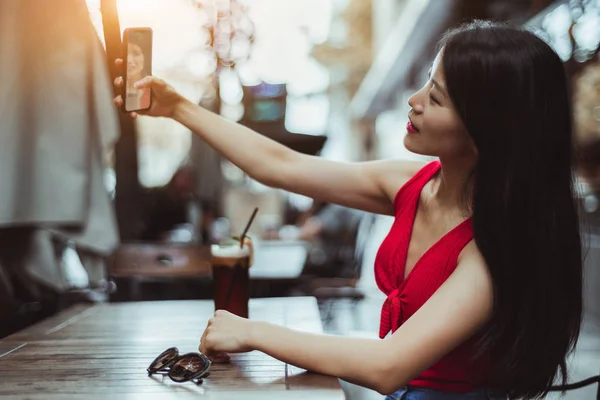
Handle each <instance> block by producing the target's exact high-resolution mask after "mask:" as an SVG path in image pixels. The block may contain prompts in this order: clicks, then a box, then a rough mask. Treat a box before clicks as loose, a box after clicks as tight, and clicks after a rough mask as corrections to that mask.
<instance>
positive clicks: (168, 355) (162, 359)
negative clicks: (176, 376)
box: [148, 347, 179, 371]
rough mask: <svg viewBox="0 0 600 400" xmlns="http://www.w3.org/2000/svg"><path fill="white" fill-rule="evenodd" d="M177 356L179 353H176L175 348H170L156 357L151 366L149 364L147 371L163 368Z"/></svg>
mask: <svg viewBox="0 0 600 400" xmlns="http://www.w3.org/2000/svg"><path fill="white" fill-rule="evenodd" d="M178 355H179V351H177V349H176V348H174V347H171V348H170V349H167V350H165V351H163V352H162V353H161V354H160V355H159V356H158V357H156V358H155V359H154V361H152V364H150V366H149V367H148V370H149V371H150V370H154V371H158V370H159V369H161V368H162V367H164V366H165V364H166V363H168V362H169V361H170V360H172V359H173V358H175V357H177V356H178Z"/></svg>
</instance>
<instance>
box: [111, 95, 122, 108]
mask: <svg viewBox="0 0 600 400" xmlns="http://www.w3.org/2000/svg"><path fill="white" fill-rule="evenodd" d="M113 101H114V103H115V104H116V105H117V107H121V106H123V98H122V97H121V95H118V96H117V97H115V99H114V100H113Z"/></svg>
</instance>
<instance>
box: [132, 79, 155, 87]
mask: <svg viewBox="0 0 600 400" xmlns="http://www.w3.org/2000/svg"><path fill="white" fill-rule="evenodd" d="M154 81H155V79H154V77H153V76H146V77H144V78H142V79H140V80H139V81H137V82H135V83H134V84H133V87H134V88H136V89H145V88H149V87H150V86H152V84H153V83H155V82H154Z"/></svg>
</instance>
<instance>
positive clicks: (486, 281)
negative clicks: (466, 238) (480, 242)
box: [456, 240, 493, 293]
mask: <svg viewBox="0 0 600 400" xmlns="http://www.w3.org/2000/svg"><path fill="white" fill-rule="evenodd" d="M456 272H458V273H459V274H460V275H463V276H470V279H469V280H473V281H474V282H476V283H477V284H478V285H482V286H480V287H481V288H482V289H484V290H488V291H490V293H491V291H492V287H493V283H492V277H491V275H490V272H489V269H488V265H487V263H486V261H485V258H484V257H483V254H481V251H480V250H479V247H477V244H476V243H475V240H471V242H469V243H468V244H467V245H466V246H465V247H464V249H463V250H462V251H461V252H460V255H459V256H458V266H457V271H456Z"/></svg>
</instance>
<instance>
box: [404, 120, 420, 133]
mask: <svg viewBox="0 0 600 400" xmlns="http://www.w3.org/2000/svg"><path fill="white" fill-rule="evenodd" d="M406 131H407V132H408V133H419V130H418V129H417V128H415V126H414V125H413V123H412V121H410V120H409V121H408V123H407V124H406Z"/></svg>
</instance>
